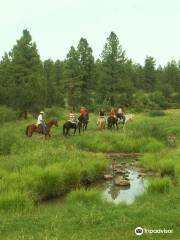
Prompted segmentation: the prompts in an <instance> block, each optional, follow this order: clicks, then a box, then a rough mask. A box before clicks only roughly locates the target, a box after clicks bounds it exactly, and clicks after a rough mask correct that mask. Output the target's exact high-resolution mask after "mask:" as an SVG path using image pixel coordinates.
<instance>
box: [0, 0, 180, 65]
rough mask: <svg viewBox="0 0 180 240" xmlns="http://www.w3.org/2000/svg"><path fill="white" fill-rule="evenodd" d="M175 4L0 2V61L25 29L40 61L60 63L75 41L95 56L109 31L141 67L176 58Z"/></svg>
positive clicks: (145, 0)
mask: <svg viewBox="0 0 180 240" xmlns="http://www.w3.org/2000/svg"><path fill="white" fill-rule="evenodd" d="M179 25H180V0H50V1H49V0H28V1H26V0H0V57H1V56H2V55H3V54H4V52H5V51H9V50H11V49H12V46H13V45H14V44H15V42H16V39H18V38H20V37H21V34H22V30H23V29H24V28H27V29H29V30H30V33H31V35H32V37H33V40H34V41H35V42H36V43H37V47H38V50H39V53H40V55H41V58H42V59H43V60H44V59H47V58H51V59H53V60H55V59H61V60H63V59H64V58H65V57H66V54H67V52H68V51H69V48H70V46H71V45H74V46H77V44H78V41H79V39H80V38H81V37H84V38H86V39H87V40H88V42H89V44H90V46H91V47H92V49H93V54H94V56H95V57H96V58H97V57H99V55H100V54H101V51H102V49H103V46H104V44H105V42H106V38H107V37H108V35H109V34H110V32H111V31H114V32H115V33H116V34H117V35H118V37H119V40H120V43H121V45H122V47H123V49H124V50H125V51H126V55H127V57H129V58H131V59H132V60H133V61H134V62H138V63H141V64H143V63H144V59H145V57H146V56H147V55H150V56H153V57H154V58H155V59H156V62H157V64H162V65H164V64H166V63H167V62H168V61H170V60H172V59H175V60H179V59H180V32H179Z"/></svg>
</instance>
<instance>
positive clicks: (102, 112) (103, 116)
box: [99, 108, 105, 118]
mask: <svg viewBox="0 0 180 240" xmlns="http://www.w3.org/2000/svg"><path fill="white" fill-rule="evenodd" d="M99 118H105V112H104V109H103V108H101V109H100V111H99Z"/></svg>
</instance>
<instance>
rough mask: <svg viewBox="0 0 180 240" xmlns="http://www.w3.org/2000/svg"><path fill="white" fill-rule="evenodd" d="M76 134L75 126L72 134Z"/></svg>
mask: <svg viewBox="0 0 180 240" xmlns="http://www.w3.org/2000/svg"><path fill="white" fill-rule="evenodd" d="M75 134H76V127H75V128H74V135H75Z"/></svg>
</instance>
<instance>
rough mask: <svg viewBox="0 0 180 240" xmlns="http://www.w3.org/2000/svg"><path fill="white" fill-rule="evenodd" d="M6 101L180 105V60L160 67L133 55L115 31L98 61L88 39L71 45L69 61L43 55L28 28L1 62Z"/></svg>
mask: <svg viewBox="0 0 180 240" xmlns="http://www.w3.org/2000/svg"><path fill="white" fill-rule="evenodd" d="M0 105H4V106H7V107H11V108H12V109H14V110H17V111H19V112H23V113H24V114H25V116H26V114H27V112H32V113H33V112H37V111H39V110H40V109H43V108H45V107H52V106H59V107H68V108H70V109H74V110H75V109H77V108H79V106H81V105H84V106H86V107H88V108H89V109H90V110H91V111H95V110H97V109H99V108H100V107H104V108H110V106H117V107H119V106H121V107H125V108H129V109H133V110H135V111H144V110H146V109H161V108H176V107H179V106H180V62H176V61H174V60H172V61H171V62H168V63H167V65H166V66H163V67H162V66H158V67H156V62H155V59H154V58H153V57H151V56H147V57H146V59H145V61H144V65H143V66H142V65H140V64H136V63H133V61H132V60H131V59H128V58H127V56H126V54H125V51H124V50H123V49H122V46H121V45H120V43H119V39H118V37H117V36H116V34H115V33H114V32H111V33H110V35H109V36H108V38H107V40H106V43H105V45H104V48H103V51H102V53H101V57H100V58H99V59H97V60H95V59H94V56H93V50H92V48H91V47H90V46H89V44H88V41H87V40H86V39H85V38H81V39H80V41H79V43H78V45H77V46H71V47H70V49H69V52H68V53H67V57H66V59H65V60H63V61H62V60H56V61H53V60H51V59H47V60H45V61H42V60H41V59H40V56H39V53H38V50H37V46H36V43H35V42H33V41H32V37H31V34H30V32H29V31H28V30H23V34H22V37H21V38H20V39H19V40H17V42H16V44H15V45H14V47H13V48H12V50H11V51H10V52H9V53H5V54H4V56H3V57H2V59H1V61H0Z"/></svg>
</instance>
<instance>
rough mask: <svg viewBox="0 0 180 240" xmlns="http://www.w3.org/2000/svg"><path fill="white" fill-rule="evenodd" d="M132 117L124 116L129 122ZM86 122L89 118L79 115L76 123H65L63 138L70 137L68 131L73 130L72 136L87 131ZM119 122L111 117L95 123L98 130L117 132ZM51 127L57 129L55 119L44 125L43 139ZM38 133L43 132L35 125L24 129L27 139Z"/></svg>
mask: <svg viewBox="0 0 180 240" xmlns="http://www.w3.org/2000/svg"><path fill="white" fill-rule="evenodd" d="M131 118H132V117H131V116H130V117H128V115H127V116H126V121H128V120H130V119H131ZM88 121H89V117H88V116H86V115H81V116H80V117H78V120H77V122H70V121H67V122H65V123H64V125H63V135H64V136H69V135H70V129H74V135H75V134H76V131H77V130H78V132H79V134H80V133H81V131H85V130H86V129H87V125H88ZM126 121H122V122H121V123H122V124H123V127H124V125H125V123H126ZM119 123H120V122H119V121H118V119H117V118H114V117H111V116H109V117H108V118H107V120H106V119H105V118H98V121H97V128H98V129H99V130H103V129H105V128H106V127H107V128H108V129H111V130H112V129H113V128H114V129H117V130H118V124H119ZM53 126H56V127H58V121H57V119H52V120H50V121H49V122H47V124H46V133H45V134H44V136H45V139H47V138H49V137H51V134H50V131H51V128H52V127H53ZM34 132H36V133H39V134H43V130H42V129H41V128H40V127H38V126H37V125H36V124H31V125H28V126H27V127H26V136H27V137H32V135H33V133H34Z"/></svg>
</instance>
